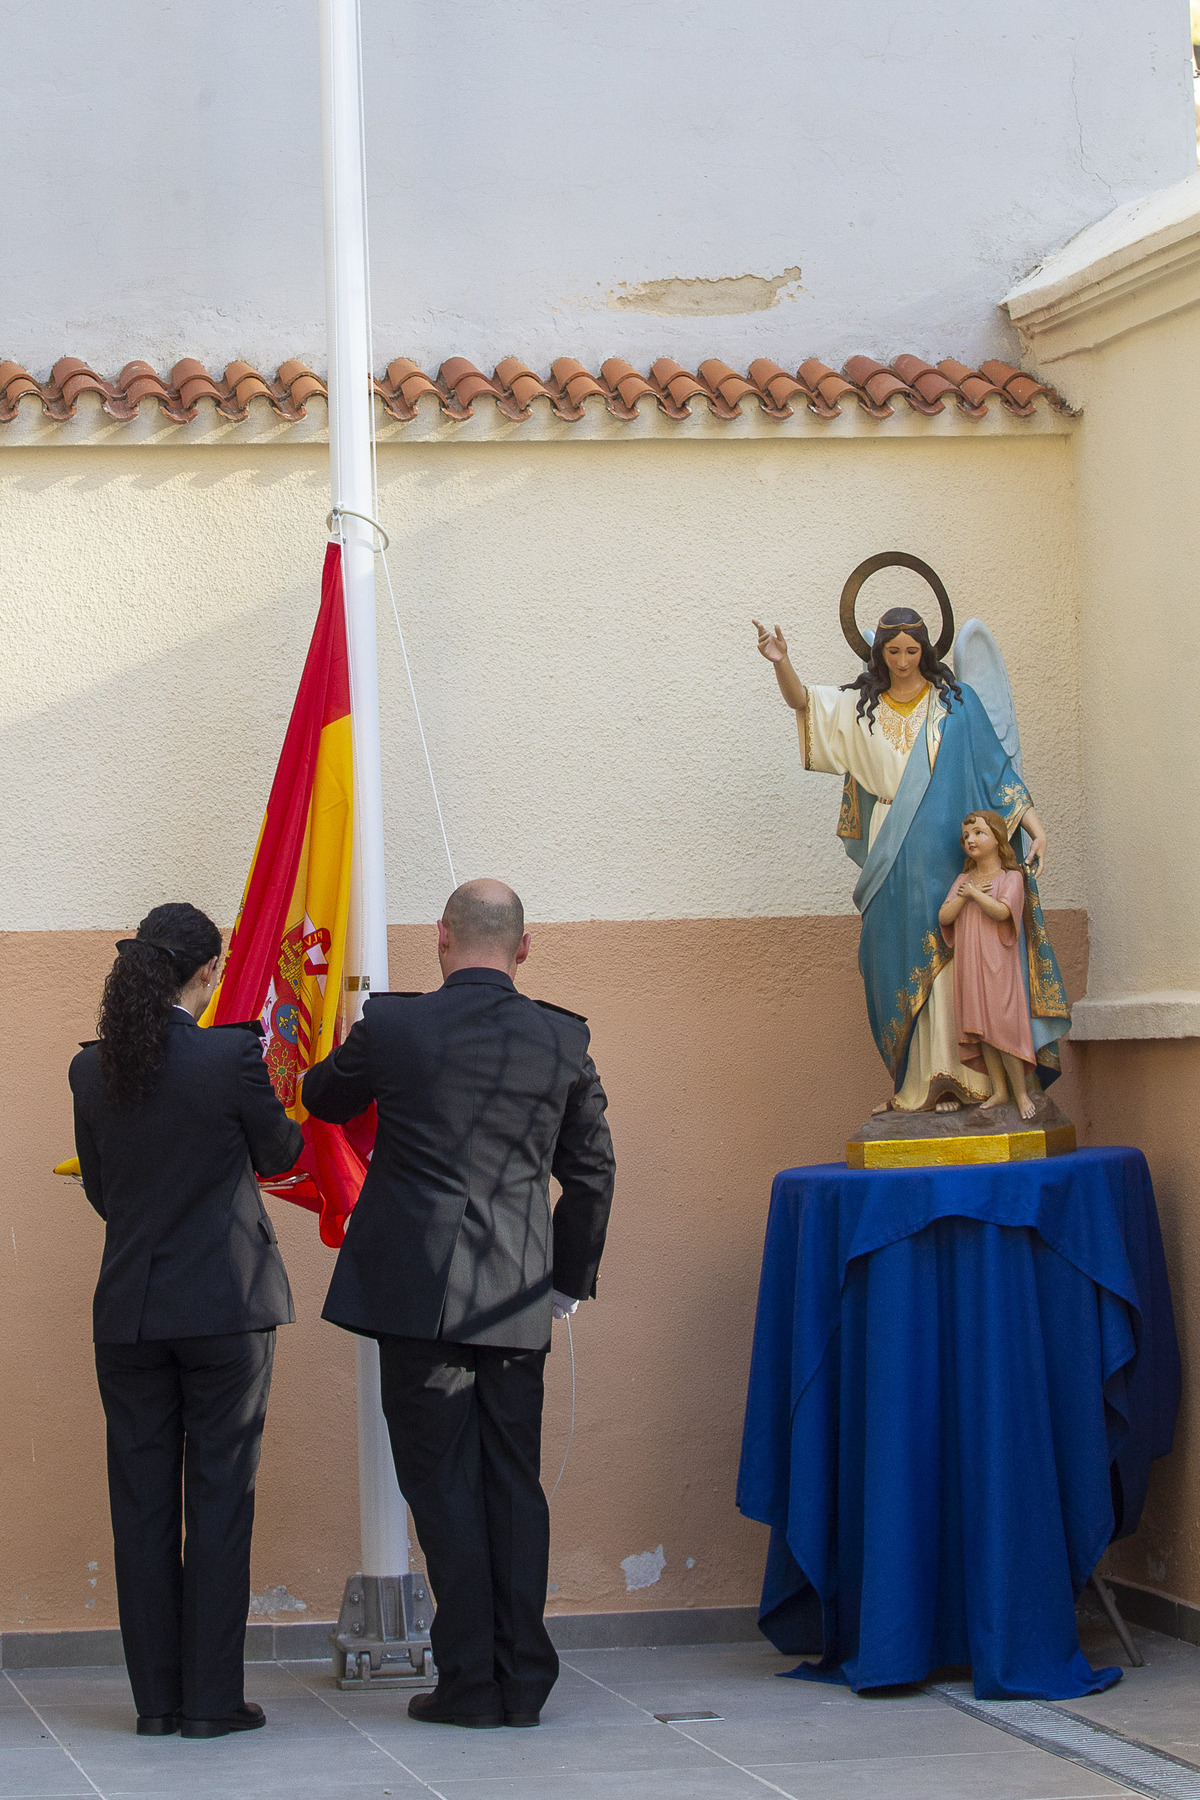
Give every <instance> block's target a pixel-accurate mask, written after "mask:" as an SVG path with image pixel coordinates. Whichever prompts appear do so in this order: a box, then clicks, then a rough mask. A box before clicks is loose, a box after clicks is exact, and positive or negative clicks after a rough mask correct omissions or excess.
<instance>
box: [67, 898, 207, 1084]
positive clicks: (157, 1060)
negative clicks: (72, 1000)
mask: <svg viewBox="0 0 1200 1800" xmlns="http://www.w3.org/2000/svg"><path fill="white" fill-rule="evenodd" d="M220 954H221V934H220V932H219V931H218V930H217V927H216V926H215V925H214V924H213V922H212V920H211V919H210V918H208V917H206V915H205V914H204V913H202V912H200V911H199V910H198V909H197V908H196V907H194V906H187V905H182V904H179V905H175V904H172V905H168V906H156V907H155V908H154V910H153V911H152V912H148V913H147V914H146V917H145V918H144V919H143V920H142V922H141V924H140V925H139V926H138V928H137V936H136V937H132V938H123V939H122V941H121V942H120V943H119V944H118V945H117V960H116V961H115V962H114V964H113V966H112V968H111V969H110V970H109V972H108V979H107V981H106V982H105V983H104V995H103V998H102V999H101V1002H100V1017H99V1020H98V1022H97V1027H96V1033H97V1037H98V1039H99V1045H100V1074H101V1078H102V1080H103V1082H104V1087H105V1090H106V1092H107V1094H108V1098H109V1099H110V1101H111V1102H112V1103H113V1105H114V1106H119V1107H129V1106H136V1105H137V1104H138V1103H139V1101H142V1100H144V1099H145V1098H146V1097H147V1095H148V1094H149V1093H150V1091H151V1089H152V1088H153V1087H154V1085H155V1083H156V1082H157V1080H158V1078H159V1076H160V1075H161V1073H162V1066H163V1062H164V1060H165V1058H166V1054H167V1028H168V1026H169V1024H170V1020H171V1010H172V1008H173V1007H174V1005H175V1003H176V1001H177V1000H178V998H179V994H180V990H181V989H182V988H185V987H186V986H187V984H188V982H189V981H190V980H191V979H192V976H193V975H194V974H195V973H196V970H197V969H202V968H203V967H204V964H205V963H206V962H211V961H212V959H213V957H214V956H219V955H220Z"/></svg>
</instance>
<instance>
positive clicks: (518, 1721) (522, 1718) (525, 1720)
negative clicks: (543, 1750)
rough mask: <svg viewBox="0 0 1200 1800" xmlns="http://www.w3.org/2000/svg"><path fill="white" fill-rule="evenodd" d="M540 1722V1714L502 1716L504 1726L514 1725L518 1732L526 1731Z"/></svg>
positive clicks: (506, 1714)
mask: <svg viewBox="0 0 1200 1800" xmlns="http://www.w3.org/2000/svg"><path fill="white" fill-rule="evenodd" d="M541 1722H542V1715H541V1713H540V1712H535V1713H530V1712H506V1713H505V1715H504V1723H505V1724H506V1725H515V1726H516V1727H517V1728H518V1730H527V1729H528V1728H529V1726H530V1725H540V1724H541Z"/></svg>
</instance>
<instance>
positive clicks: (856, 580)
mask: <svg viewBox="0 0 1200 1800" xmlns="http://www.w3.org/2000/svg"><path fill="white" fill-rule="evenodd" d="M880 569H914V570H915V571H916V573H917V574H918V575H920V576H921V577H922V579H923V580H925V581H927V582H928V583H929V585H930V587H931V588H932V589H933V591H934V593H935V594H936V595H937V603H938V605H939V606H940V608H941V611H942V629H941V633H940V635H939V637H938V641H937V643H936V644H935V645H934V650H933V654H934V655H935V656H936V657H937V659H938V661H939V662H941V660H942V658H943V657H944V656H945V654H946V652H947V650H949V648H950V646H951V644H952V643H953V642H954V609H953V607H952V606H951V605H950V596H949V594H948V593H947V592H946V589H945V586H944V584H943V582H942V579H941V577H940V576H939V575H936V574H935V573H934V571H933V570H932V569H931V568H930V566H929V564H928V563H927V562H922V561H921V558H920V557H919V556H910V555H909V553H908V551H907V550H881V551H880V552H879V554H878V556H868V558H867V560H866V561H865V562H860V563H859V565H858V567H857V569H855V570H854V571H853V572H852V574H851V575H850V576H849V578H848V579H847V582H846V585H845V587H844V588H843V589H842V602H841V606H840V607H839V609H838V613H839V617H840V619H841V622H842V633H843V635H844V637H845V639H846V642H847V643H848V644H849V646H850V648H851V649H852V650H853V652H854V654H855V656H857V657H859V658H860V659H861V660H862V661H863V662H867V661H869V660H870V656H871V646H870V644H868V642H867V640H866V638H865V637H864V636H863V634H862V632H861V631H860V630H859V629H858V621H857V619H856V618H855V616H854V607H855V602H856V601H857V599H858V596H859V591H860V589H861V588H862V585H863V583H864V582H865V581H869V580H870V578H871V576H872V575H877V574H878V573H879V571H880ZM913 610H914V612H915V611H916V608H915V607H914V608H913Z"/></svg>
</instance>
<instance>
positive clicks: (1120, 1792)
mask: <svg viewBox="0 0 1200 1800" xmlns="http://www.w3.org/2000/svg"><path fill="white" fill-rule="evenodd" d="M989 1729H990V1727H989ZM1010 1741H1011V1740H1010ZM751 1768H752V1771H753V1772H754V1773H755V1774H758V1775H761V1776H763V1777H764V1779H765V1780H767V1781H770V1782H773V1783H774V1784H775V1785H776V1786H777V1787H781V1788H782V1789H783V1790H784V1792H785V1793H787V1794H789V1795H790V1796H792V1800H1091V1797H1092V1796H1103V1797H1104V1800H1123V1797H1124V1796H1127V1795H1128V1794H1129V1793H1130V1791H1131V1790H1130V1789H1129V1788H1124V1787H1121V1786H1120V1785H1119V1784H1118V1783H1117V1782H1115V1781H1106V1780H1105V1779H1104V1777H1103V1776H1102V1775H1093V1774H1092V1772H1091V1770H1090V1769H1082V1768H1080V1767H1079V1766H1078V1764H1076V1763H1069V1762H1064V1761H1062V1760H1061V1759H1060V1758H1059V1757H1057V1756H1047V1755H1046V1754H1045V1753H1044V1752H1043V1751H1041V1750H1029V1749H1019V1748H1018V1749H1015V1750H1000V1751H996V1752H993V1753H992V1754H983V1755H981V1754H979V1753H975V1754H972V1755H966V1756H912V1757H895V1758H893V1759H891V1760H890V1761H887V1762H880V1761H879V1760H878V1759H877V1758H868V1759H866V1760H864V1761H861V1762H854V1761H850V1760H846V1761H844V1762H828V1763H804V1764H801V1765H797V1764H795V1763H793V1764H790V1765H787V1764H780V1763H754V1764H752V1765H751Z"/></svg>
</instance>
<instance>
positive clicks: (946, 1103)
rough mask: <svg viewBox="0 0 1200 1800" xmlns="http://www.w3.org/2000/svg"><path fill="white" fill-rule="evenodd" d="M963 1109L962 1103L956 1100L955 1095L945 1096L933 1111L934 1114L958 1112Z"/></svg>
mask: <svg viewBox="0 0 1200 1800" xmlns="http://www.w3.org/2000/svg"><path fill="white" fill-rule="evenodd" d="M961 1107H962V1101H961V1100H957V1099H955V1097H954V1095H953V1094H943V1095H942V1097H941V1099H940V1100H939V1101H938V1103H937V1105H936V1106H935V1107H934V1109H933V1110H934V1112H958V1111H960V1109H961Z"/></svg>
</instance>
